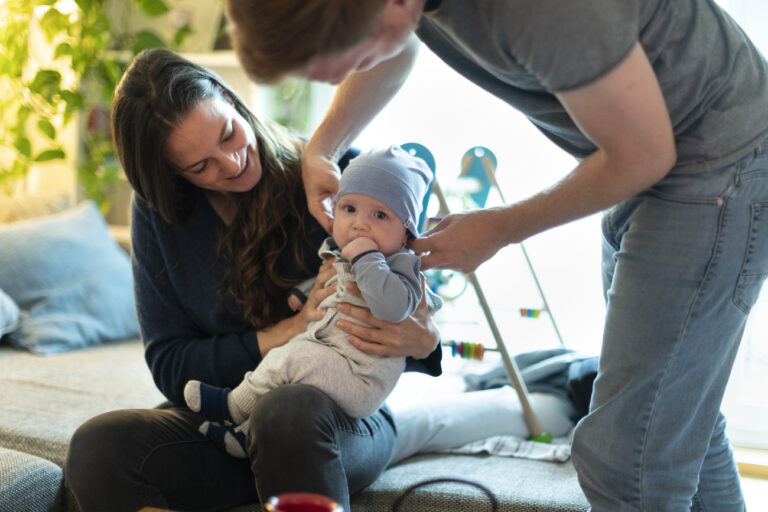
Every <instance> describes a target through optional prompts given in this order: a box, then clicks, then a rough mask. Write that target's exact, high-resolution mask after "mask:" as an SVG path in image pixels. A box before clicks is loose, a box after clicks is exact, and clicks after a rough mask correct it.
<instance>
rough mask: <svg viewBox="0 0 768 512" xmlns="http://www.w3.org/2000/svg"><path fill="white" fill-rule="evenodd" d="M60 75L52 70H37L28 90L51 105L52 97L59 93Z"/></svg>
mask: <svg viewBox="0 0 768 512" xmlns="http://www.w3.org/2000/svg"><path fill="white" fill-rule="evenodd" d="M60 84H61V73H59V72H58V71H56V70H54V69H39V70H38V71H37V73H36V74H35V78H33V79H32V83H31V84H29V90H31V91H32V92H35V93H37V94H39V95H40V96H42V97H43V98H45V99H46V100H47V101H48V102H49V103H53V97H54V96H55V95H56V94H58V93H59V90H60V89H59V86H60Z"/></svg>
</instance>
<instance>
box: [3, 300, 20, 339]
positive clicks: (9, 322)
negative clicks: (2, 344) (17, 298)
mask: <svg viewBox="0 0 768 512" xmlns="http://www.w3.org/2000/svg"><path fill="white" fill-rule="evenodd" d="M18 323H19V306H17V305H16V303H15V302H13V299H12V298H10V297H9V296H8V294H7V293H5V292H4V291H3V290H0V338H2V337H3V335H4V334H5V333H7V332H11V331H12V330H14V329H16V327H17V326H18Z"/></svg>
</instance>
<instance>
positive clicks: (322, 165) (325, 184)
mask: <svg viewBox="0 0 768 512" xmlns="http://www.w3.org/2000/svg"><path fill="white" fill-rule="evenodd" d="M307 148H309V146H307ZM301 177H302V180H303V181H304V190H305V192H306V194H307V207H308V208H309V213H311V214H312V216H313V217H314V218H315V219H317V221H318V222H319V223H320V225H321V226H323V228H324V229H325V230H326V231H327V232H329V233H330V232H331V226H332V222H333V199H334V198H335V197H336V193H337V192H338V191H339V179H340V177H341V172H340V171H339V167H338V165H336V163H335V162H333V161H332V160H331V159H329V158H328V157H327V156H325V155H322V154H319V153H315V152H313V151H312V150H311V149H307V150H305V151H304V155H303V157H302V161H301Z"/></svg>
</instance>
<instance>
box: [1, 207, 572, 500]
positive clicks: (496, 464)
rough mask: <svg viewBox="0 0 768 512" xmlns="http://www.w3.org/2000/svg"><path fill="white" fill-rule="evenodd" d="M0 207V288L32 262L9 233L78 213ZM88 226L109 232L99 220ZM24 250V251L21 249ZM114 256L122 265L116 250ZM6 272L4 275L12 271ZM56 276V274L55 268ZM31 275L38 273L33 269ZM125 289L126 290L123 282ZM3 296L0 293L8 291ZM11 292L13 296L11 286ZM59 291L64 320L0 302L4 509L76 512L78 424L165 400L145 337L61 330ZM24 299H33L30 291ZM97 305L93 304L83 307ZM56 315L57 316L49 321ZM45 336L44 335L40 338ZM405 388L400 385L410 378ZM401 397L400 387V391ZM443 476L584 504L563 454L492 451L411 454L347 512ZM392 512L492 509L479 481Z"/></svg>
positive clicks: (422, 496) (416, 496) (107, 330)
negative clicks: (71, 456)
mask: <svg viewBox="0 0 768 512" xmlns="http://www.w3.org/2000/svg"><path fill="white" fill-rule="evenodd" d="M78 208H79V210H77V212H79V213H78V215H80V216H81V217H82V216H83V215H85V216H86V217H89V218H94V217H95V216H96V215H95V214H94V213H93V212H94V209H93V208H92V207H91V206H79V207H78ZM2 210H3V208H2V205H1V204H0V291H2V289H3V288H4V287H6V288H7V287H11V288H12V287H13V286H14V281H15V280H18V279H20V278H19V277H18V275H20V274H23V273H24V270H25V268H20V269H9V268H8V267H3V266H2V265H3V264H5V265H9V263H8V261H9V260H8V258H9V257H13V258H15V259H18V258H20V257H22V256H23V257H28V258H31V259H30V260H29V261H32V260H33V259H34V258H33V257H32V256H28V255H21V256H20V255H19V254H16V253H14V254H13V255H11V256H9V255H8V254H5V256H6V261H5V263H3V253H7V251H8V250H9V247H11V248H13V247H15V245H14V244H17V243H19V240H18V239H16V241H14V239H12V237H11V242H10V243H9V242H7V240H8V238H9V236H8V233H9V230H10V228H11V227H13V228H14V229H16V226H19V225H20V226H22V227H24V228H25V229H26V228H27V227H29V226H32V227H35V226H34V222H36V220H34V219H48V218H49V217H51V216H52V217H54V218H59V217H60V216H61V215H71V213H67V212H72V211H73V210H76V209H65V210H64V212H61V213H51V209H50V208H48V209H46V208H43V209H42V210H40V211H37V210H36V211H35V212H34V215H33V214H30V213H29V212H27V217H30V216H34V219H26V220H19V219H17V218H11V220H13V221H16V222H22V223H26V224H16V222H12V223H9V221H8V219H9V216H8V215H6V216H5V218H3V215H2V214H3V212H2ZM83 212H86V213H85V214H84V213H83ZM41 215H42V216H41ZM57 216H58V217H57ZM80 220H82V219H80ZM3 221H5V222H6V223H5V225H2V224H3ZM102 222H103V221H102ZM93 229H96V230H97V231H99V230H106V224H105V223H104V224H103V226H102V227H101V228H93ZM11 231H13V230H11ZM61 231H62V228H61V227H57V228H56V229H54V232H55V233H56V234H59V233H60V232H61ZM81 231H82V230H81ZM85 231H86V234H82V233H81V234H80V235H78V236H81V237H84V239H87V243H91V242H92V241H93V240H94V239H96V238H103V237H104V235H103V233H102V232H101V231H100V232H99V233H98V234H97V235H94V232H93V230H91V228H89V229H86V230H85ZM104 232H106V231H104ZM35 233H36V232H34V231H33V232H32V234H35ZM11 234H13V233H11ZM16 235H19V233H16ZM22 235H23V236H22ZM19 236H21V238H30V237H31V234H30V233H28V232H22V233H21V235H19ZM4 242H5V243H6V245H5V246H4V245H3V244H4ZM109 243H111V244H113V245H98V244H96V245H95V246H94V247H93V248H92V249H93V250H97V251H99V254H101V255H103V254H105V253H109V254H113V253H114V251H115V250H118V251H119V250H120V249H119V248H117V245H116V244H114V241H111V242H109ZM40 247H42V246H40ZM20 250H21V251H22V252H23V250H24V249H23V248H22V249H20ZM27 250H28V249H27ZM40 252H42V256H41V255H40V254H38V255H36V256H39V257H41V258H42V259H44V260H45V259H46V258H47V259H48V260H54V261H58V259H59V257H61V258H63V259H64V260H66V257H67V255H66V253H65V252H63V251H60V250H51V251H40ZM113 256H114V254H113ZM71 257H74V258H75V259H76V260H78V261H79V260H85V261H91V260H92V259H93V255H91V257H87V254H86V255H83V254H80V253H79V251H75V255H74V256H71ZM116 258H117V259H118V260H120V258H122V257H116ZM100 259H106V258H104V257H101V258H100ZM81 262H82V261H81ZM75 263H77V261H75ZM91 263H93V262H91ZM127 264H128V263H127V257H126V259H125V260H124V261H122V263H120V265H118V267H119V272H118V269H117V268H118V267H110V266H109V265H107V266H106V267H107V268H97V267H98V265H96V266H95V267H94V266H93V264H92V265H89V266H88V272H89V273H91V274H93V273H98V272H102V271H103V272H108V273H109V275H111V276H112V278H113V279H112V280H114V279H117V278H118V277H117V274H118V273H124V272H125V269H126V268H128V267H126V265H127ZM73 265H74V264H73ZM11 266H13V265H12V264H11ZM76 267H77V265H74V266H73V267H67V269H66V272H64V274H66V275H67V277H69V278H73V275H72V274H76V272H77V269H76ZM73 269H74V270H73ZM11 272H13V274H12V275H11V274H9V273H11ZM53 273H54V274H56V265H54V272H53ZM9 275H10V277H9ZM33 277H35V278H37V277H39V276H38V272H36V273H35V275H34V276H33ZM74 277H76V276H74ZM81 281H82V279H79V280H78V279H75V280H74V282H75V283H80V282H81ZM3 283H5V284H3ZM49 284H50V283H49ZM73 286H74V287H75V288H78V291H77V292H76V294H77V293H79V294H80V295H83V294H87V296H88V297H91V298H92V299H93V300H90V301H88V302H89V304H87V308H94V309H95V311H92V312H91V315H92V316H100V317H101V318H103V317H104V313H103V312H101V313H99V311H98V310H99V308H101V307H104V306H105V305H109V304H110V301H115V300H118V299H115V296H119V300H120V301H122V302H125V295H124V292H125V290H117V289H113V290H111V291H109V293H107V294H106V296H105V297H100V296H99V293H101V292H102V291H100V290H96V291H94V290H93V289H91V290H85V291H83V290H79V288H81V286H80V284H76V285H75V284H73ZM128 288H129V290H128V292H129V293H130V285H128ZM5 291H6V292H8V290H7V289H6V290H5ZM56 293H58V288H57V291H56ZM15 294H16V295H17V296H19V294H20V292H19V291H18V289H17V290H16V291H15ZM7 295H9V296H11V297H13V295H14V294H13V293H10V292H9V293H7ZM64 298H65V299H66V300H65V301H60V302H64V303H66V304H68V307H71V308H72V309H73V311H74V312H73V311H69V312H66V314H64V315H63V316H62V314H61V313H60V312H58V311H57V312H56V314H52V313H51V311H47V312H46V310H45V307H47V306H45V307H44V306H41V305H40V304H42V303H41V302H40V300H39V297H38V298H37V299H35V300H37V301H38V302H34V305H33V306H29V305H28V304H27V306H28V307H26V308H25V307H24V304H21V303H22V302H24V300H21V299H20V301H21V302H19V301H17V302H19V307H18V311H17V312H16V313H17V315H16V317H13V301H9V304H10V306H6V309H3V306H2V304H0V328H2V329H3V330H2V331H0V334H5V336H4V337H3V342H2V343H0V389H2V397H3V399H2V401H0V512H24V511H30V512H35V511H65V512H77V511H78V510H79V509H78V507H77V504H76V503H75V502H74V499H73V498H72V497H71V495H70V494H69V493H68V492H67V489H66V487H65V486H64V484H63V475H62V469H61V468H62V465H63V462H64V459H65V457H66V452H67V445H68V443H69V439H70V437H71V435H72V433H73V432H74V430H75V429H76V428H77V427H78V426H79V425H80V424H81V423H83V422H84V421H86V420H87V419H89V418H91V417H93V416H95V415H97V414H99V413H102V412H106V411H109V410H114V409H122V408H151V407H154V406H156V405H158V404H159V403H161V402H162V401H163V397H162V395H161V394H160V392H159V391H158V390H157V389H156V388H155V386H154V383H153V382H152V378H151V376H150V373H149V370H148V368H147V366H146V364H145V362H144V359H143V354H142V345H141V341H140V340H139V339H138V334H137V332H135V331H132V330H131V329H132V328H133V327H131V326H130V325H129V327H128V328H126V325H122V326H120V325H118V327H119V328H115V324H120V322H121V321H122V318H121V315H116V317H115V318H111V319H110V322H111V324H112V325H96V326H94V325H90V323H93V322H91V321H92V320H93V318H91V319H89V320H88V322H86V324H88V325H86V327H83V326H82V325H80V326H79V327H78V329H79V330H78V329H74V330H73V329H70V330H67V329H62V328H61V327H62V326H61V325H58V324H57V322H58V323H60V324H65V323H66V322H69V321H71V320H72V318H73V317H78V318H79V314H80V311H79V310H78V307H81V308H85V309H87V308H86V306H82V305H80V306H79V305H78V304H79V303H78V299H74V300H73V299H72V296H71V295H68V296H66V297H64ZM22 299H23V297H22ZM26 300H27V301H29V300H31V299H29V298H28V297H27V298H26ZM43 302H45V301H43ZM48 302H50V303H55V302H56V301H55V300H50V301H48ZM48 302H45V304H46V305H49V304H48ZM93 302H95V304H91V303H93ZM8 308H10V313H9V309H8ZM124 309H125V311H124V312H123V313H124V315H122V316H125V317H130V315H131V314H134V315H135V311H134V310H133V309H131V306H130V305H125V306H124ZM41 311H42V313H41ZM36 315H37V316H36ZM86 316H87V315H86ZM61 318H63V320H57V319H61ZM14 320H15V323H14ZM80 320H82V319H81V318H80ZM96 320H99V318H97V319H96ZM3 321H4V322H5V325H3ZM35 321H36V322H37V324H38V325H37V326H36V327H35V329H32V328H29V327H28V326H26V327H24V328H21V327H20V325H22V326H23V325H24V323H25V322H27V323H29V324H34V323H35ZM51 322H53V324H54V325H53V326H52V325H51ZM96 323H98V322H96ZM22 331H23V332H22ZM20 332H22V335H20V334H19V333H20ZM67 333H69V334H67ZM46 336H49V337H50V338H51V339H48V340H47V341H46V342H44V343H42V342H40V340H41V339H44V338H45V337H46ZM62 336H67V337H68V338H67V339H70V338H75V337H79V338H81V339H78V340H77V342H75V343H74V344H73V343H69V344H65V345H63V346H62V345H61V344H60V342H61V341H62ZM89 336H90V337H89ZM41 354H46V355H41ZM447 357H450V356H447ZM441 378H442V377H441ZM403 385H407V379H406V380H404V384H403ZM400 391H401V392H402V391H403V390H400ZM407 393H408V391H407V390H405V392H404V394H407ZM439 478H449V479H450V478H454V479H455V478H462V479H466V480H470V481H472V482H475V483H476V484H480V485H482V486H484V487H485V488H486V489H487V490H488V491H490V492H491V493H492V494H493V495H494V496H495V498H496V499H497V500H498V504H499V507H498V510H501V511H505V512H509V511H542V512H543V511H553V512H554V511H563V512H576V511H583V510H586V509H587V503H586V500H585V498H584V496H583V494H582V493H581V491H580V489H579V486H578V482H577V480H576V474H575V471H574V469H573V465H572V463H571V462H570V461H566V462H543V461H538V460H529V459H522V458H511V457H503V456H492V455H458V454H444V453H443V454H419V455H416V456H412V457H410V458H408V459H406V460H404V461H402V462H400V463H397V464H395V465H393V466H392V467H390V468H389V469H388V470H387V471H386V472H385V473H384V474H383V475H382V476H381V477H380V478H379V479H378V480H377V481H376V482H374V483H373V484H372V485H370V486H369V487H368V488H366V489H365V490H363V491H362V492H360V493H358V494H356V495H355V496H353V497H352V511H353V512H373V511H389V510H392V506H393V503H394V502H395V500H396V499H397V498H398V497H400V496H401V495H402V494H403V492H404V490H405V489H407V488H408V487H409V486H412V485H414V484H416V483H418V482H423V481H427V480H431V479H439ZM247 510H260V509H259V507H258V506H256V505H250V506H248V505H246V506H242V507H239V508H238V509H237V511H238V512H245V511H247ZM399 510H404V511H405V510H413V511H416V510H418V511H434V512H444V511H450V510H456V511H472V510H478V511H481V510H491V505H490V501H489V499H488V497H487V496H486V494H484V492H482V491H481V490H479V489H478V488H477V487H474V486H471V485H466V484H463V483H458V482H443V483H435V484H430V485H425V486H423V487H421V488H419V489H417V490H416V491H414V492H413V493H410V494H409V495H408V496H407V497H406V498H404V499H403V501H402V506H401V507H400V508H399Z"/></svg>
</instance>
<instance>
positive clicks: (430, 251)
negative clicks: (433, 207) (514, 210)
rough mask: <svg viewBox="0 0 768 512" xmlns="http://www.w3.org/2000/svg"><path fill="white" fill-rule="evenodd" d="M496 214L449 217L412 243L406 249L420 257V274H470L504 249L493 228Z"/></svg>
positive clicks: (468, 214) (500, 236)
mask: <svg viewBox="0 0 768 512" xmlns="http://www.w3.org/2000/svg"><path fill="white" fill-rule="evenodd" d="M496 215H497V212H496V210H494V209H487V210H477V211H473V212H467V213H456V214H452V215H448V216H447V217H445V218H444V219H443V220H441V221H440V223H439V224H438V225H437V226H435V227H434V228H432V229H431V230H429V231H428V232H426V233H424V234H423V235H421V236H420V237H419V238H417V239H415V240H412V241H411V242H410V243H409V245H410V246H411V249H413V251H414V252H415V253H416V254H421V255H422V257H421V268H422V270H425V269H428V268H451V269H455V270H459V271H461V272H472V271H474V270H475V269H476V268H477V267H479V266H480V264H481V263H483V262H484V261H487V260H488V259H490V258H491V257H492V256H493V255H494V254H496V253H497V252H498V251H499V249H501V247H503V246H504V244H505V242H504V241H503V237H502V233H501V232H500V230H497V228H496V224H495V220H496V219H495V216H496Z"/></svg>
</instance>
